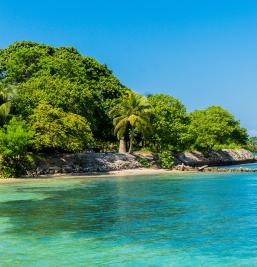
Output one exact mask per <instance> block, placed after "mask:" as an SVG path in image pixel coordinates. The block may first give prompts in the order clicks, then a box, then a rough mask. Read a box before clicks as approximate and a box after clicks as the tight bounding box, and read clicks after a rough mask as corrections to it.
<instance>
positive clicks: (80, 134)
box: [30, 102, 93, 152]
mask: <svg viewBox="0 0 257 267" xmlns="http://www.w3.org/2000/svg"><path fill="white" fill-rule="evenodd" d="M30 123H31V125H32V129H33V130H34V131H35V136H34V140H33V147H34V148H35V149H36V150H38V151H42V150H45V151H53V150H56V151H65V152H80V151H83V150H84V149H85V148H86V147H88V145H89V144H90V143H92V141H93V137H92V132H91V129H90V126H89V123H88V121H87V120H86V119H85V118H84V117H82V116H80V115H77V114H74V113H71V112H64V111H63V110H62V109H61V108H54V107H53V106H51V105H50V104H48V103H46V102H41V103H40V104H39V105H38V106H37V107H36V108H35V109H34V113H33V114H32V115H31V116H30Z"/></svg>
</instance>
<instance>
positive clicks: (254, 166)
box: [220, 162, 257, 169]
mask: <svg viewBox="0 0 257 267" xmlns="http://www.w3.org/2000/svg"><path fill="white" fill-rule="evenodd" d="M220 167H221V168H229V169H234V168H249V169H257V162H255V163H244V164H236V165H228V166H220Z"/></svg>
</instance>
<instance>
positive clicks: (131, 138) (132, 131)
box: [128, 127, 134, 154]
mask: <svg viewBox="0 0 257 267" xmlns="http://www.w3.org/2000/svg"><path fill="white" fill-rule="evenodd" d="M133 141H134V127H132V128H131V134H130V139H129V152H128V153H129V154H131V153H132V149H133Z"/></svg>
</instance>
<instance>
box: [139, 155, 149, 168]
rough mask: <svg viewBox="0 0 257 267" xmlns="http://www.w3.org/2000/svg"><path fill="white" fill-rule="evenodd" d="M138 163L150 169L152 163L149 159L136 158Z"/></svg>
mask: <svg viewBox="0 0 257 267" xmlns="http://www.w3.org/2000/svg"><path fill="white" fill-rule="evenodd" d="M136 161H138V162H139V163H140V164H141V165H142V166H143V167H145V168H150V162H149V160H148V159H146V158H141V157H136Z"/></svg>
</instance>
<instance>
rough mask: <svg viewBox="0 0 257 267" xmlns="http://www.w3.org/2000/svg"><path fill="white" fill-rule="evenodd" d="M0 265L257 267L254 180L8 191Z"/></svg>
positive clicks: (0, 212) (1, 217) (136, 181)
mask: <svg viewBox="0 0 257 267" xmlns="http://www.w3.org/2000/svg"><path fill="white" fill-rule="evenodd" d="M0 266H8V267H9V266H33V267H34V266H51V267H52V266H257V174H250V173H245V174H241V173H240V174H200V175H191V174H186V175H184V176H174V175H173V176H171V175H165V176H148V177H143V176H141V177H127V178H126V177H123V178H99V179H98V178H91V179H84V180H83V179H73V180H58V181H56V180H50V181H49V180H47V181H36V182H26V183H23V184H21V183H19V184H2V185H0Z"/></svg>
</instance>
